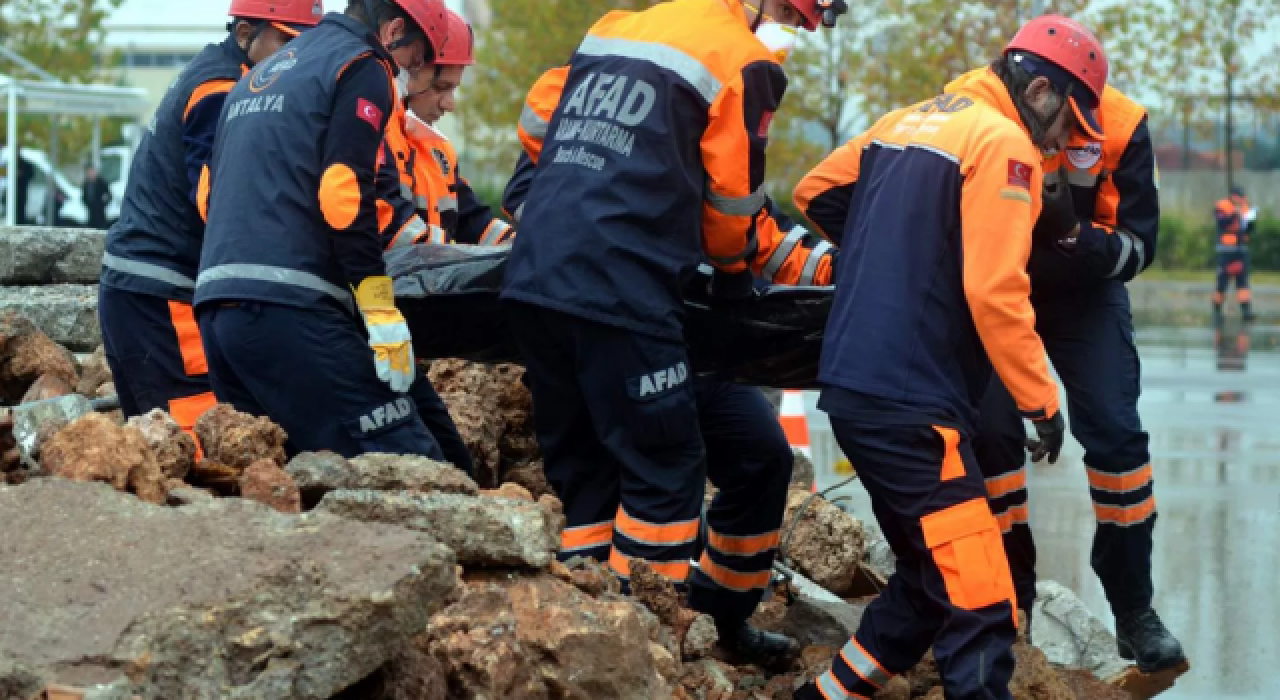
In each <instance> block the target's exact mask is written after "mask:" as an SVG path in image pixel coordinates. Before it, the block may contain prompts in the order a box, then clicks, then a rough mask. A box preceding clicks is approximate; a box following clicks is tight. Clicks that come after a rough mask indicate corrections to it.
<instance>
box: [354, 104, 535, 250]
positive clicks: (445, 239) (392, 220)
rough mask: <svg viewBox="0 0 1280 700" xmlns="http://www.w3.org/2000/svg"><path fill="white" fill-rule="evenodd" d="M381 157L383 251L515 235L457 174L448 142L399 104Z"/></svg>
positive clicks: (501, 239) (455, 158)
mask: <svg viewBox="0 0 1280 700" xmlns="http://www.w3.org/2000/svg"><path fill="white" fill-rule="evenodd" d="M382 157H383V160H384V163H383V165H382V166H381V167H380V168H379V173H378V177H379V182H380V186H379V203H378V213H379V219H378V225H379V228H380V229H381V230H382V235H383V240H384V242H385V246H386V249H387V250H391V249H392V248H398V247H400V246H405V245H413V244H414V243H470V244H475V245H500V244H502V243H506V242H508V240H509V239H510V237H511V236H512V235H514V234H515V229H514V228H513V227H512V226H511V225H510V224H508V223H507V222H505V221H503V220H502V219H500V218H498V217H496V216H494V215H493V212H492V210H490V209H489V207H487V206H485V205H484V203H482V202H481V201H480V198H479V197H477V196H476V194H475V191H473V190H472V189H471V184H470V183H468V182H467V180H466V178H464V177H462V175H461V174H460V173H459V172H458V165H457V162H458V155H457V151H455V150H454V148H453V144H452V143H450V142H449V139H448V138H447V137H445V135H444V134H442V133H440V131H439V130H437V129H436V128H435V127H433V126H431V125H429V124H426V123H425V122H423V121H421V120H419V119H418V118H417V117H416V116H415V115H414V114H413V113H411V112H409V111H407V110H405V109H404V108H403V106H401V105H397V113H396V115H395V116H393V117H392V120H391V124H390V125H388V127H387V139H386V144H385V146H384V153H383V156H382Z"/></svg>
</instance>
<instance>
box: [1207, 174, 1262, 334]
mask: <svg viewBox="0 0 1280 700" xmlns="http://www.w3.org/2000/svg"><path fill="white" fill-rule="evenodd" d="M1213 218H1214V219H1215V220H1216V221H1217V224H1218V233H1217V238H1216V240H1215V241H1214V243H1215V246H1214V249H1215V250H1216V251H1217V253H1218V288H1217V290H1216V291H1215V292H1214V293H1213V318H1214V320H1215V321H1221V320H1222V300H1223V295H1224V294H1226V292H1227V285H1228V284H1229V283H1230V281H1231V280H1233V279H1234V280H1235V282H1236V300H1237V301H1239V302H1240V314H1241V316H1242V317H1243V318H1244V320H1245V321H1246V322H1248V321H1252V320H1253V319H1254V314H1253V293H1252V292H1251V291H1250V290H1249V238H1250V236H1252V235H1253V229H1254V225H1255V223H1256V220H1257V218H1258V210H1257V209H1254V208H1253V207H1251V206H1249V199H1248V198H1247V197H1245V195H1244V189H1243V188H1241V187H1240V186H1239V185H1237V186H1235V187H1232V188H1231V195H1230V196H1228V197H1227V198H1225V199H1220V200H1218V203H1217V204H1215V205H1214V207H1213Z"/></svg>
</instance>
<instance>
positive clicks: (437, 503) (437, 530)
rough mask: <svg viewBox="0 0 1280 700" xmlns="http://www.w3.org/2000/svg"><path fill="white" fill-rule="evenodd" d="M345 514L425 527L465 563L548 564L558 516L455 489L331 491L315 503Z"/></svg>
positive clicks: (557, 541)
mask: <svg viewBox="0 0 1280 700" xmlns="http://www.w3.org/2000/svg"><path fill="white" fill-rule="evenodd" d="M316 510H317V511H318V512H324V513H332V514H334V515H340V516H342V517H344V518H352V519H354V520H365V521H373V522H382V523H391V524H394V525H400V526H402V527H407V528H412V529H414V530H422V531H424V532H429V533H431V534H432V535H434V536H435V537H436V538H437V539H439V540H440V541H441V542H443V543H444V544H446V545H448V546H449V547H450V548H451V549H453V551H454V552H456V553H457V557H458V562H459V563H460V564H464V565H468V566H525V567H532V568H535V569H541V568H545V567H546V566H548V565H550V564H551V560H552V559H553V558H554V556H555V552H556V550H557V549H558V548H559V546H560V529H559V527H558V525H559V518H558V516H556V515H555V514H554V513H550V512H548V511H547V510H546V509H545V508H543V507H542V506H540V505H538V504H537V503H529V502H525V501H513V500H508V499H500V498H479V497H476V496H467V495H463V494H455V493H411V492H405V491H401V492H387V491H368V490H364V491H349V490H342V491H333V492H331V493H329V494H328V495H326V496H325V497H324V499H323V500H322V501H320V505H319V506H318V507H317V508H316Z"/></svg>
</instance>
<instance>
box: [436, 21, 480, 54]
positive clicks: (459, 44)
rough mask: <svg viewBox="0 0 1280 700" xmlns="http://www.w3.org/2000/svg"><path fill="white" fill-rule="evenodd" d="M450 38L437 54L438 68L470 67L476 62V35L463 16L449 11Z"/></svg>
mask: <svg viewBox="0 0 1280 700" xmlns="http://www.w3.org/2000/svg"><path fill="white" fill-rule="evenodd" d="M448 27H449V38H448V40H446V41H445V42H444V46H443V47H441V48H440V50H439V51H437V52H436V61H435V63H436V65H437V66H470V65H474V64H475V62H476V35H475V32H473V31H472V30H471V25H470V24H467V20H465V19H463V18H462V15H460V14H458V13H457V12H454V11H453V10H449V24H448Z"/></svg>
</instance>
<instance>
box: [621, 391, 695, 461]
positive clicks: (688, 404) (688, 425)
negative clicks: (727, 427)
mask: <svg viewBox="0 0 1280 700" xmlns="http://www.w3.org/2000/svg"><path fill="white" fill-rule="evenodd" d="M645 379H647V378H643V377H642V378H637V379H631V380H628V382H627V399H628V403H629V405H628V413H629V414H630V415H629V416H628V425H627V430H628V431H629V432H630V433H631V434H632V435H633V436H634V437H633V438H632V439H633V441H634V444H635V446H636V447H638V448H640V449H663V448H671V449H675V450H679V449H683V448H684V447H686V446H688V445H689V444H690V443H693V442H696V443H698V444H699V445H700V444H701V440H700V434H701V433H700V432H699V428H698V406H697V401H696V400H695V398H694V393H693V387H692V385H691V384H690V383H689V379H688V376H687V374H686V375H685V376H683V377H682V378H681V381H679V382H678V383H676V385H675V386H674V387H670V386H669V387H667V388H665V389H662V390H659V391H656V392H650V391H647V389H649V388H650V387H651V386H652V385H651V384H648V385H646V384H642V381H644V380H645Z"/></svg>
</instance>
